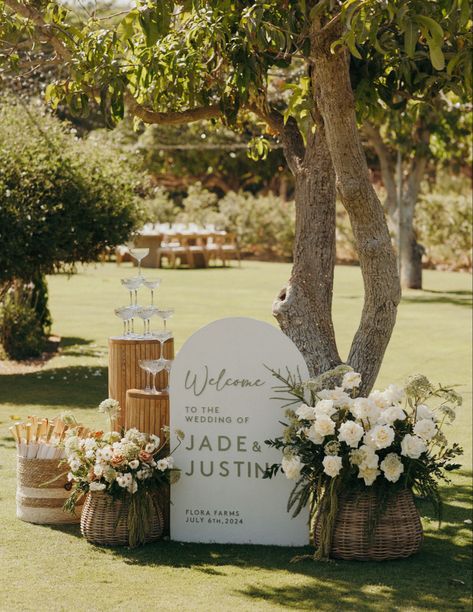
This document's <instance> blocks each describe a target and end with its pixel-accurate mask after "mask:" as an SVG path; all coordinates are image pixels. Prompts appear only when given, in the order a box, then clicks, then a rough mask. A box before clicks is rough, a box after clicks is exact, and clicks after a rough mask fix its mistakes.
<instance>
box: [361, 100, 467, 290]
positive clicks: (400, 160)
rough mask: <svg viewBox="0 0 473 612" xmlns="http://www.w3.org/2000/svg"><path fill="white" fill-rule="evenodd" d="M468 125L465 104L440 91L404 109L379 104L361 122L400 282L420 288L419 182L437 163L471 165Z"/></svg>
mask: <svg viewBox="0 0 473 612" xmlns="http://www.w3.org/2000/svg"><path fill="white" fill-rule="evenodd" d="M470 125H471V105H470V104H468V103H460V102H459V100H458V98H457V96H454V97H453V98H452V96H450V97H446V96H440V95H439V96H438V97H437V98H436V99H433V100H429V103H428V104H424V103H419V102H415V101H410V102H409V104H407V105H406V107H405V108H404V110H399V109H398V110H394V109H392V108H389V107H387V106H384V107H383V106H380V112H379V113H378V115H377V116H374V117H372V118H371V119H370V121H365V124H364V126H363V128H364V131H365V133H366V135H367V137H368V138H369V141H370V143H371V144H372V146H373V148H374V149H375V151H376V153H377V156H378V159H379V163H380V168H381V175H382V180H383V184H384V188H385V190H386V199H385V209H386V213H387V215H388V217H389V221H390V227H391V230H392V232H393V234H394V236H395V237H396V244H397V246H398V251H399V252H398V257H399V264H400V275H401V285H402V286H403V287H406V288H411V289H422V255H423V253H424V247H423V245H421V244H419V242H418V239H417V232H416V227H415V212H416V205H417V203H418V201H419V195H420V191H421V183H422V181H423V180H424V179H426V178H427V175H428V173H429V172H430V173H433V174H435V172H436V169H437V168H441V167H445V166H447V167H448V168H449V169H450V171H452V172H458V170H459V168H461V167H462V166H465V165H467V164H471V131H470ZM399 172H400V173H401V174H400V176H399Z"/></svg>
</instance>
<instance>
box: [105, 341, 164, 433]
mask: <svg viewBox="0 0 473 612" xmlns="http://www.w3.org/2000/svg"><path fill="white" fill-rule="evenodd" d="M108 348H109V351H108V396H109V397H111V398H113V399H116V400H118V401H119V402H120V407H121V411H120V415H119V417H118V419H117V423H116V426H117V427H122V426H124V425H125V420H126V392H127V391H128V389H143V388H144V387H145V386H146V373H145V371H144V370H142V369H141V368H140V360H141V359H159V357H160V356H161V355H160V343H159V341H158V340H154V339H150V340H123V339H122V338H109V341H108ZM163 352H164V357H166V359H173V358H174V340H173V339H172V338H171V339H170V340H167V341H166V342H165V343H164V351H163ZM166 382H167V374H166V373H165V372H160V373H159V374H158V375H157V376H156V387H157V388H162V387H164V386H165V384H166Z"/></svg>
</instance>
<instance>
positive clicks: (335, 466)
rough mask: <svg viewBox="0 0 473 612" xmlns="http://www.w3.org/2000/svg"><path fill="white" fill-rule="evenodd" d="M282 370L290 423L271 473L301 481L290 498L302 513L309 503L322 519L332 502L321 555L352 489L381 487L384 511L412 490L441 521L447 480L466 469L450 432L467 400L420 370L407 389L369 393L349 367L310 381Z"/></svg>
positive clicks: (325, 521) (378, 493) (379, 501)
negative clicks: (342, 501)
mask: <svg viewBox="0 0 473 612" xmlns="http://www.w3.org/2000/svg"><path fill="white" fill-rule="evenodd" d="M274 375H275V376H276V377H277V378H278V380H279V381H280V383H281V385H278V386H276V387H275V389H276V391H277V392H278V393H279V394H282V395H280V397H282V398H284V399H287V400H288V401H287V403H286V406H288V408H287V410H286V417H287V421H288V422H287V423H282V425H283V426H284V431H283V434H282V436H281V437H279V438H276V439H274V440H266V444H268V445H269V446H271V447H274V448H277V449H280V450H281V451H282V454H283V456H282V461H281V463H280V464H279V463H277V464H273V465H272V466H271V467H269V468H268V469H267V470H266V473H265V477H266V478H271V477H273V476H274V475H275V474H276V473H277V472H278V471H279V470H280V469H282V471H283V472H284V474H285V475H286V477H287V478H289V479H291V480H294V481H295V486H294V488H293V490H292V492H291V495H290V497H289V501H288V511H292V513H293V515H294V516H296V515H297V514H298V513H299V512H300V511H301V510H302V508H304V507H305V506H307V505H308V504H309V505H310V510H311V512H310V516H311V517H315V512H316V510H318V509H319V505H320V504H321V502H322V500H323V501H324V503H323V510H324V511H323V514H322V515H321V516H319V517H318V520H321V521H322V530H321V533H322V537H321V542H320V545H319V548H318V550H317V551H316V552H315V558H327V557H328V556H329V553H330V546H331V541H332V535H333V529H334V525H335V518H336V513H337V508H338V501H339V498H340V495H342V494H345V493H348V492H349V491H353V490H360V491H362V490H370V491H373V493H374V494H375V495H376V497H377V507H378V510H379V513H380V514H382V512H383V510H384V509H385V507H386V503H387V501H388V500H389V498H390V496H392V495H395V494H396V492H398V491H400V490H401V489H412V490H413V491H414V492H415V493H417V494H418V495H419V496H421V497H422V498H426V499H428V500H430V501H431V502H432V503H433V504H434V507H435V509H436V510H437V512H438V514H439V518H440V516H441V498H440V492H439V481H441V480H444V481H447V482H448V478H447V475H446V472H449V471H451V470H454V469H456V468H458V467H460V466H459V464H457V463H454V462H453V460H454V458H455V457H456V456H458V455H460V454H461V453H462V449H461V448H460V447H459V446H458V444H453V445H452V446H449V445H448V442H447V439H446V437H445V434H444V433H443V427H444V425H445V424H446V423H449V422H450V423H451V422H452V421H453V420H454V418H455V408H456V407H457V406H460V405H461V403H462V398H461V396H460V395H459V394H458V393H457V392H456V391H455V390H454V389H453V388H452V387H444V386H442V385H437V386H435V385H433V384H432V383H430V381H429V380H428V379H427V378H426V377H425V376H423V375H420V374H419V375H415V376H412V377H410V378H409V379H408V380H407V382H406V384H405V386H404V388H401V387H398V386H396V385H389V386H388V387H387V388H386V389H385V390H384V391H373V392H371V393H370V394H369V395H368V397H362V396H360V395H359V393H358V389H359V387H360V384H361V376H360V374H358V373H357V372H354V371H353V370H352V369H351V368H349V367H348V366H339V367H337V368H335V369H334V370H331V371H329V372H326V373H324V374H322V375H320V376H319V377H317V378H315V379H310V380H307V381H302V380H300V379H298V378H296V377H295V376H293V375H291V374H290V373H288V376H287V378H285V377H284V376H282V375H281V374H280V373H277V372H274ZM294 404H296V405H297V407H294ZM294 408H295V409H294Z"/></svg>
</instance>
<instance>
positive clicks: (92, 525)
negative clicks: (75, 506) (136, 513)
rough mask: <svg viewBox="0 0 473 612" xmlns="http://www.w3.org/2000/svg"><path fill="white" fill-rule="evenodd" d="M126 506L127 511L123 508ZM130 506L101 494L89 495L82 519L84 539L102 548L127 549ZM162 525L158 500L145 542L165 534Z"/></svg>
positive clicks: (81, 525)
mask: <svg viewBox="0 0 473 612" xmlns="http://www.w3.org/2000/svg"><path fill="white" fill-rule="evenodd" d="M123 504H125V508H122V506H123ZM128 504H129V502H122V501H120V500H114V499H113V498H112V497H111V496H110V495H108V494H107V493H103V492H101V491H98V492H93V493H89V494H88V495H87V497H86V499H85V502H84V507H83V510H82V516H81V520H80V530H81V533H82V535H83V536H84V538H85V539H86V540H87V541H88V542H91V543H92V544H99V545H101V546H128V543H129V532H128V526H127V515H128ZM119 519H120V520H119ZM163 522H164V521H163V514H162V512H161V509H160V508H159V505H158V503H157V501H156V500H155V503H154V504H153V512H152V515H151V517H150V524H151V529H150V531H149V533H148V534H147V535H146V537H145V542H144V543H149V542H155V541H156V540H159V538H160V537H161V536H162V533H163Z"/></svg>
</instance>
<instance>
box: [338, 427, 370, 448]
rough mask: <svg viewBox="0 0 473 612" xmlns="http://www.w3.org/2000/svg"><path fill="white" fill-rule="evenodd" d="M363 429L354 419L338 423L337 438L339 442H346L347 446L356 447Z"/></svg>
mask: <svg viewBox="0 0 473 612" xmlns="http://www.w3.org/2000/svg"><path fill="white" fill-rule="evenodd" d="M363 434H364V429H363V427H362V426H361V425H359V424H358V423H355V421H346V422H345V423H342V424H341V425H340V430H339V432H338V439H339V440H340V442H346V443H347V444H348V446H351V447H352V448H356V447H357V446H358V444H359V442H360V440H361V438H362V437H363Z"/></svg>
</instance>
